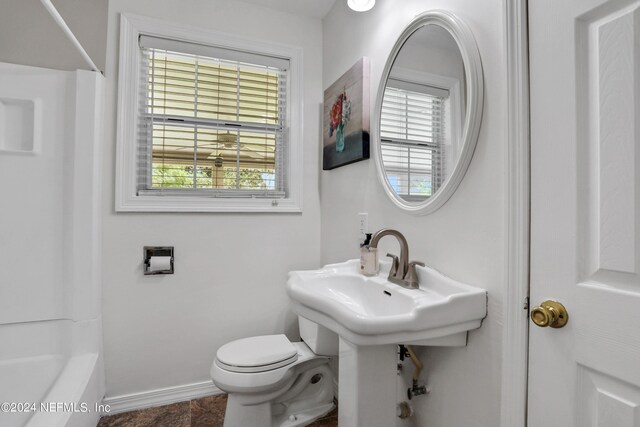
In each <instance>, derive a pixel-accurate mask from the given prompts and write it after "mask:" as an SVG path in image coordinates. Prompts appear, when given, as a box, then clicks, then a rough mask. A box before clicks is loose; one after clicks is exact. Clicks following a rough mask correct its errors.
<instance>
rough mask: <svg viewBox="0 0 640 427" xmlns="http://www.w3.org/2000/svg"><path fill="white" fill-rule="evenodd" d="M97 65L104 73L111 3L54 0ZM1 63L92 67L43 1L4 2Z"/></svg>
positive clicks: (0, 23)
mask: <svg viewBox="0 0 640 427" xmlns="http://www.w3.org/2000/svg"><path fill="white" fill-rule="evenodd" d="M53 4H54V6H56V8H57V9H58V11H59V12H60V14H61V15H62V17H63V18H64V19H65V21H66V22H67V24H68V25H69V28H71V30H72V31H73V32H74V34H75V35H76V37H77V38H78V40H79V41H80V43H81V44H82V45H83V47H84V48H85V50H86V51H87V53H88V54H89V56H90V57H91V59H92V60H93V62H94V63H95V64H96V65H97V66H98V68H99V69H100V70H104V66H105V54H106V36H107V6H108V1H107V0H53ZM0 62H10V63H14V64H22V65H32V66H36V67H45V68H54V69H58V70H78V69H80V70H87V69H89V66H88V65H87V63H86V62H85V61H84V60H83V59H82V57H81V56H80V54H79V53H78V51H77V50H76V48H75V47H74V46H73V45H72V43H71V42H70V41H69V40H68V39H67V37H66V36H65V34H64V33H63V32H62V30H61V29H60V27H58V24H56V22H55V21H54V20H53V19H52V18H51V15H49V12H47V10H46V9H45V8H44V6H43V5H42V3H40V0H2V4H1V5H0Z"/></svg>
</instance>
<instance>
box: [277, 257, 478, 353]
mask: <svg viewBox="0 0 640 427" xmlns="http://www.w3.org/2000/svg"><path fill="white" fill-rule="evenodd" d="M389 267H390V264H389V263H381V271H380V273H379V274H378V275H377V276H372V277H366V276H363V275H362V274H360V273H359V271H358V270H359V260H350V261H346V262H343V263H339V264H329V265H326V266H325V267H323V268H321V269H319V270H309V271H292V272H290V273H289V280H288V281H287V293H288V294H289V297H290V298H291V302H292V308H293V310H294V311H295V312H296V313H297V314H299V315H300V316H302V317H305V318H307V319H309V320H311V321H313V322H316V323H318V324H319V325H321V326H324V327H326V328H328V329H330V330H332V331H333V332H335V333H337V334H338V335H339V336H340V337H342V338H343V339H345V340H347V341H349V342H351V343H353V344H356V345H362V346H367V345H385V344H414V345H437V346H441V345H442V346H460V345H465V344H466V333H467V331H469V330H471V329H476V328H479V327H480V325H481V323H482V319H483V318H484V317H485V316H486V314H487V293H486V291H485V290H484V289H480V288H476V287H473V286H469V285H467V284H464V283H460V282H457V281H455V280H452V279H450V278H448V277H446V276H444V275H442V274H441V273H439V272H438V271H436V270H434V269H431V268H429V267H418V268H417V272H418V278H419V282H420V288H419V289H406V288H403V287H401V286H399V285H396V284H394V283H391V282H389V281H388V280H387V275H388V272H389Z"/></svg>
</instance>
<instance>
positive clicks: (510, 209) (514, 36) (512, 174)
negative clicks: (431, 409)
mask: <svg viewBox="0 0 640 427" xmlns="http://www.w3.org/2000/svg"><path fill="white" fill-rule="evenodd" d="M504 4H505V10H506V12H507V13H506V22H505V29H506V49H507V73H508V76H507V79H508V89H507V90H508V108H507V111H508V136H509V139H508V143H507V147H506V148H507V149H506V159H505V161H506V164H507V172H506V173H507V176H506V177H505V179H506V185H507V188H506V194H507V204H506V209H507V212H506V218H507V221H508V223H507V241H506V242H505V243H506V253H507V264H506V265H507V268H506V271H505V275H506V277H505V289H504V293H503V295H504V317H503V322H502V323H503V351H502V398H501V408H502V409H501V417H500V425H501V426H502V427H525V426H526V423H527V420H526V417H527V365H528V342H529V340H528V338H529V337H528V333H529V310H528V304H529V302H528V298H529V215H530V164H529V162H530V160H529V147H530V137H529V63H528V52H529V51H528V40H527V35H528V34H527V31H528V29H527V0H505V2H504Z"/></svg>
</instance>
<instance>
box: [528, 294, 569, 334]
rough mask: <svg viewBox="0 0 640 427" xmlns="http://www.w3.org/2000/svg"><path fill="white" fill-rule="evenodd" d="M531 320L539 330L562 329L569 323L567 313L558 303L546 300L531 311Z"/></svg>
mask: <svg viewBox="0 0 640 427" xmlns="http://www.w3.org/2000/svg"><path fill="white" fill-rule="evenodd" d="M531 320H533V323H535V324H536V325H538V326H540V327H541V328H546V327H547V326H551V327H552V328H562V327H563V326H564V325H566V324H567V322H568V321H569V313H567V309H566V308H564V305H562V304H560V303H559V302H558V301H553V300H548V301H545V302H543V303H542V304H540V305H539V306H538V307H534V308H533V309H532V310H531Z"/></svg>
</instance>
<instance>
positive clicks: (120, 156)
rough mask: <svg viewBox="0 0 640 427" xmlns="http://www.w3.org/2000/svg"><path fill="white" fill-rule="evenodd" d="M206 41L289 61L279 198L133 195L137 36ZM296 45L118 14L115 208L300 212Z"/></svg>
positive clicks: (298, 59)
mask: <svg viewBox="0 0 640 427" xmlns="http://www.w3.org/2000/svg"><path fill="white" fill-rule="evenodd" d="M142 34H144V35H149V36H154V37H163V38H168V39H174V40H179V41H183V42H187V43H189V42H191V43H199V44H206V45H211V46H216V47H221V48H225V49H235V50H239V51H244V52H249V53H255V54H258V55H267V56H275V57H280V58H285V59H287V60H289V64H290V72H289V78H288V85H289V87H288V90H287V93H288V95H289V99H288V102H287V117H288V120H287V134H288V137H289V138H288V159H287V164H285V171H284V174H285V177H286V180H287V182H286V187H287V195H286V196H285V197H284V198H256V197H219V196H218V197H208V196H205V195H202V194H193V195H188V196H185V195H171V194H168V195H167V194H161V193H158V194H138V192H137V188H136V187H137V147H138V138H137V131H138V114H139V112H138V110H139V101H140V91H139V73H140V54H141V53H140V48H139V43H138V40H139V37H140V35H142ZM301 93H302V49H301V48H299V47H295V46H289V45H284V44H280V43H275V42H269V41H264V40H258V39H251V38H247V37H242V36H238V35H235V34H228V33H221V32H217V31H211V30H205V29H200V28H193V27H188V26H183V25H179V24H175V23H170V22H166V21H162V20H158V19H153V18H148V17H143V16H138V15H131V14H121V16H120V64H119V76H118V112H117V115H118V126H117V148H116V189H115V190H116V191H115V192H116V194H115V196H116V197H115V209H116V212H294V213H295V212H302V187H303V182H302V179H303V173H302V161H303V152H302V143H303V140H302V99H301Z"/></svg>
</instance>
